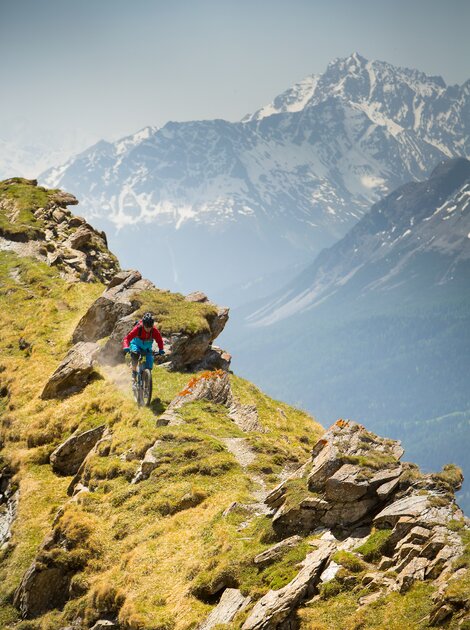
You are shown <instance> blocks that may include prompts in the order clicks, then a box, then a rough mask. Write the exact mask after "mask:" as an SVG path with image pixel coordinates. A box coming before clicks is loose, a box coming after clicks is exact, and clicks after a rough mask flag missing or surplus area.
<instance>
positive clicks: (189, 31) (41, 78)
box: [0, 0, 470, 144]
mask: <svg viewBox="0 0 470 630" xmlns="http://www.w3.org/2000/svg"><path fill="white" fill-rule="evenodd" d="M469 24H470V1H468V0H406V1H405V0H393V1H392V0H389V1H385V0H348V1H346V0H310V1H308V0H269V1H268V0H251V1H248V0H165V1H160V0H0V72H1V76H2V87H3V93H2V98H1V99H0V137H2V136H5V135H6V134H8V129H10V130H11V128H12V123H13V122H15V121H23V120H24V121H28V124H29V129H30V130H31V134H32V136H33V135H35V134H36V135H38V136H45V135H46V136H47V134H49V133H51V132H52V131H55V134H54V135H55V140H54V141H55V142H57V141H58V140H57V138H58V136H59V137H60V136H61V135H62V136H63V137H64V138H66V137H68V136H70V135H71V134H74V133H75V134H77V133H78V134H80V136H81V137H83V140H84V142H85V140H86V142H85V144H88V140H90V141H94V140H96V139H99V138H105V139H115V138H118V137H120V136H122V135H124V134H127V133H131V132H134V131H137V130H138V129H140V128H141V127H144V126H146V125H158V126H161V125H163V124H165V122H167V121H168V120H192V119H201V118H225V119H228V120H238V119H240V118H241V117H243V115H244V114H246V113H247V112H251V111H254V110H255V109H257V108H258V107H260V106H262V105H264V104H266V103H268V102H269V101H271V100H272V98H273V97H274V96H275V95H277V94H279V93H280V92H282V91H283V90H284V89H286V88H288V87H289V86H290V85H291V84H292V83H294V82H296V81H298V80H300V79H302V78H303V77H304V76H306V75H308V74H312V73H320V72H323V71H324V70H325V68H326V66H327V64H328V62H329V61H331V60H332V59H333V58H335V57H343V56H348V55H349V54H351V53H352V52H353V51H357V52H359V53H360V54H362V55H363V56H365V57H367V58H368V59H381V60H384V61H388V62H390V63H392V64H395V65H400V66H408V67H414V68H417V69H419V70H423V71H424V72H426V73H428V74H440V75H441V76H443V78H444V79H445V81H446V82H447V83H463V82H464V81H465V80H467V79H468V78H470V45H469V38H468V26H469Z"/></svg>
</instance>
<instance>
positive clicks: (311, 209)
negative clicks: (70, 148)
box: [41, 54, 470, 292]
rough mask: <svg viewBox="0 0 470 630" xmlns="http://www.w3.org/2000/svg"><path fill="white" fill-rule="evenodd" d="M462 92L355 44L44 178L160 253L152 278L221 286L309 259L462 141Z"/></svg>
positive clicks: (462, 146) (465, 96)
mask: <svg viewBox="0 0 470 630" xmlns="http://www.w3.org/2000/svg"><path fill="white" fill-rule="evenodd" d="M469 95H470V81H468V82H467V83H465V84H464V85H463V86H460V87H459V86H451V87H448V86H446V85H445V83H444V81H443V80H442V79H441V78H440V77H437V78H436V77H428V76H426V75H425V74H423V73H420V72H418V71H416V70H408V69H402V68H395V67H393V66H391V65H389V64H386V63H383V62H377V61H367V60H366V59H364V58H362V57H361V56H360V55H358V54H353V55H352V56H350V57H348V58H347V59H337V60H335V61H333V62H332V63H331V64H330V65H329V66H328V68H327V69H326V71H325V73H324V74H322V75H321V76H310V77H307V78H306V79H305V80H304V81H302V82H300V83H298V84H296V85H295V86H294V87H292V88H291V89H289V90H287V91H286V92H285V93H284V94H282V95H280V96H279V97H277V98H276V99H274V101H273V103H272V104H271V105H269V106H267V107H264V108H262V109H260V110H258V112H256V113H255V114H254V115H253V116H247V117H245V118H244V119H243V120H242V121H241V122H236V123H230V122H226V121H224V120H208V121H195V122H186V123H174V122H169V123H168V124H166V125H165V126H164V127H162V128H161V129H154V128H146V129H144V130H142V131H141V132H138V133H137V134H135V135H133V136H130V137H128V138H124V139H123V140H120V141H119V142H116V143H107V142H100V143H98V144H97V145H95V146H93V147H91V148H90V149H88V150H87V151H84V152H83V153H81V154H80V155H78V156H77V157H75V158H73V159H72V160H69V161H68V162H67V163H65V164H63V165H62V166H59V167H57V168H53V169H51V170H49V171H48V172H46V173H44V175H43V176H42V177H41V181H43V182H44V183H45V184H47V185H49V186H52V187H56V186H57V187H61V188H64V189H66V190H68V191H70V192H72V193H74V194H75V195H76V196H77V197H78V198H79V199H80V202H81V208H82V213H83V214H84V215H85V216H86V217H90V218H92V219H93V221H94V222H95V223H98V224H100V226H101V227H103V228H104V229H106V230H107V231H108V233H109V237H110V240H111V243H112V245H113V248H114V249H115V250H116V251H117V252H118V253H119V254H120V256H121V258H122V259H123V260H124V261H125V260H126V257H127V253H126V252H127V251H128V248H129V246H132V247H133V249H134V250H135V248H136V247H137V246H138V247H139V249H140V250H141V251H142V258H141V259H140V260H138V261H137V262H138V264H139V266H140V267H142V268H143V270H144V272H145V273H147V274H150V275H152V273H153V272H154V270H155V265H156V264H158V274H159V277H158V278H157V277H155V275H154V276H153V277H154V278H155V280H156V281H160V282H163V283H164V284H165V283H170V284H172V285H175V284H176V285H177V286H179V287H180V288H181V289H183V290H189V289H193V288H197V285H198V284H200V282H199V281H198V277H199V276H200V275H201V274H204V276H205V286H207V287H208V289H209V290H215V291H216V292H217V291H218V289H220V287H221V286H226V285H228V284H234V283H237V282H238V283H242V282H244V281H246V280H248V279H250V278H251V277H252V276H253V274H256V275H262V274H264V273H266V272H269V271H272V270H273V269H283V268H285V267H287V266H289V265H294V264H298V263H305V262H306V261H307V260H308V259H311V258H312V256H313V255H314V254H316V253H318V251H319V250H320V249H322V248H323V247H325V246H329V245H331V244H332V243H333V242H335V241H336V240H338V238H340V237H342V236H343V235H344V234H345V233H346V232H347V231H348V230H349V229H350V228H351V227H352V225H353V224H354V223H356V222H357V221H358V220H359V219H360V218H361V216H363V214H364V212H365V211H366V209H367V208H368V207H369V206H370V204H371V203H373V202H375V201H377V200H378V199H380V198H381V197H383V196H384V195H386V194H387V193H388V192H390V191H391V190H393V189H395V188H396V187H398V186H399V185H401V184H403V183H405V182H407V181H410V180H419V179H422V178H423V177H425V176H427V175H428V174H429V173H430V172H431V171H432V169H433V168H434V167H435V165H436V164H437V163H438V162H439V161H440V160H442V159H443V158H445V157H450V156H467V155H470V144H469V142H470V141H469V127H470V116H469V111H470V97H469ZM121 228H125V229H124V230H122V229H121ZM130 228H132V229H130ZM116 229H117V230H119V229H121V231H120V232H118V233H116ZM156 241H158V243H159V247H160V256H159V257H158V260H157V258H156V257H155V256H152V254H151V252H150V251H149V250H151V249H152V248H153V244H154V243H155V242H156ZM162 249H163V252H162ZM204 250H206V251H209V252H211V253H212V254H213V255H212V256H210V257H207V256H206V257H201V256H200V253H201V251H204ZM241 252H243V254H242V255H240V254H241ZM144 254H145V255H144ZM227 254H228V255H227ZM220 256H222V257H224V258H225V261H226V264H225V266H224V271H225V275H224V276H223V277H222V276H221V274H220V273H218V274H217V275H218V279H217V278H214V277H213V275H214V274H213V260H214V259H217V258H220ZM234 256H235V257H236V260H235V259H234ZM208 258H209V259H208ZM195 260H197V261H198V264H197V265H195V264H194V261H195ZM134 264H135V263H134Z"/></svg>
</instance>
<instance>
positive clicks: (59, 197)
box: [36, 184, 78, 208]
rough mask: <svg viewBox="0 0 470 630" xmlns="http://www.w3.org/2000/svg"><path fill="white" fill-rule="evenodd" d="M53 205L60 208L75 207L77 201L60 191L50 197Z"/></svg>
mask: <svg viewBox="0 0 470 630" xmlns="http://www.w3.org/2000/svg"><path fill="white" fill-rule="evenodd" d="M36 185H37V184H36ZM51 199H52V201H53V203H56V204H57V205H58V206H60V207H61V208H66V207H67V206H77V205H78V199H77V198H76V197H74V196H73V195H71V194H70V193H67V192H64V191H62V190H57V191H55V192H54V194H53V195H52V197H51Z"/></svg>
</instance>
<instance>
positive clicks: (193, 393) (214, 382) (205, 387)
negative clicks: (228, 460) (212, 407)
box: [157, 370, 264, 432]
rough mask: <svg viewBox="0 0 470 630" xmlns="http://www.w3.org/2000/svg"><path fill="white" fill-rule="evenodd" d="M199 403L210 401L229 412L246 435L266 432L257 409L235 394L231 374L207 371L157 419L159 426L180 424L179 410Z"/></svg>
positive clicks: (189, 384) (220, 371)
mask: <svg viewBox="0 0 470 630" xmlns="http://www.w3.org/2000/svg"><path fill="white" fill-rule="evenodd" d="M196 400H208V401H210V402H213V403H216V404H219V405H224V406H225V407H227V408H228V409H229V414H228V416H229V418H230V419H231V420H233V421H234V422H235V424H237V425H238V426H239V427H240V428H241V429H242V430H243V431H261V432H262V431H264V428H263V426H262V425H261V424H260V422H259V418H258V411H257V409H256V407H255V406H254V405H242V404H241V403H240V402H239V401H237V400H236V398H235V397H234V396H233V394H232V388H231V386H230V377H229V374H228V373H227V372H225V371H223V370H215V371H213V372H211V371H206V372H202V373H201V374H198V375H197V376H195V377H193V378H192V379H191V380H190V381H189V383H188V384H187V385H186V387H185V388H184V389H183V391H181V392H180V393H179V394H178V396H176V397H175V398H174V399H173V400H172V401H171V403H170V404H169V405H168V407H167V409H166V410H165V412H164V413H163V414H162V415H161V416H160V417H159V418H158V420H157V424H158V425H159V426H164V425H169V424H170V425H171V424H175V423H178V415H177V410H178V409H179V408H181V407H182V406H183V405H186V404H188V403H191V402H195V401H196Z"/></svg>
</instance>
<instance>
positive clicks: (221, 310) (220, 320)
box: [207, 306, 230, 343]
mask: <svg viewBox="0 0 470 630" xmlns="http://www.w3.org/2000/svg"><path fill="white" fill-rule="evenodd" d="M229 312H230V309H228V308H227V307H226V306H218V307H217V312H216V313H215V314H214V315H210V316H209V317H208V318H207V321H208V322H209V327H210V329H211V343H212V342H213V341H214V339H216V338H217V337H218V336H219V335H220V333H221V332H222V331H223V329H224V328H225V324H226V323H227V322H228V318H229Z"/></svg>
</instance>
